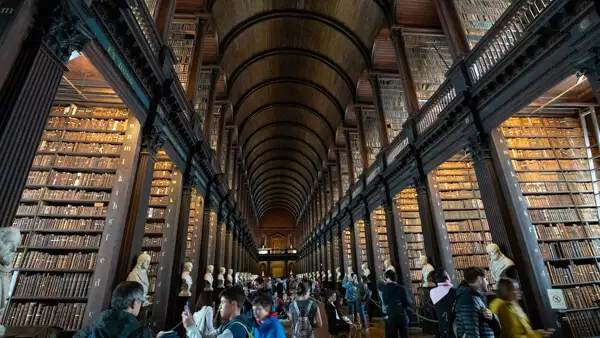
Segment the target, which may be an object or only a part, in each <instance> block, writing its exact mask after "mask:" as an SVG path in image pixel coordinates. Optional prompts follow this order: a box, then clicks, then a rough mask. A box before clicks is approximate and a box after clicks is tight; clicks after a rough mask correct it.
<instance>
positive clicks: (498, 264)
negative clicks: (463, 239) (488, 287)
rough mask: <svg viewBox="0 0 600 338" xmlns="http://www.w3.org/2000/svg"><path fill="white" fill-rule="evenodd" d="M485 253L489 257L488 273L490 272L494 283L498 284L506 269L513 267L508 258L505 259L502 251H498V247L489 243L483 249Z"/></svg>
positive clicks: (513, 263)
mask: <svg viewBox="0 0 600 338" xmlns="http://www.w3.org/2000/svg"><path fill="white" fill-rule="evenodd" d="M485 251H486V252H487V253H488V255H489V256H490V271H491V272H492V277H493V278H494V282H495V283H498V281H499V280H500V278H501V277H503V274H504V272H505V271H506V269H508V268H510V267H511V266H514V265H515V262H513V261H512V260H511V259H510V258H508V257H506V256H505V255H504V254H503V253H502V251H500V247H499V246H498V245H497V244H495V243H491V244H488V245H487V246H486V247H485Z"/></svg>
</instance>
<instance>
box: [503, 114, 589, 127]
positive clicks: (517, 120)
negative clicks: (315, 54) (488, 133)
mask: <svg viewBox="0 0 600 338" xmlns="http://www.w3.org/2000/svg"><path fill="white" fill-rule="evenodd" d="M503 127H562V128H567V127H568V128H580V127H581V120H579V119H578V118H575V117H532V116H526V117H521V116H514V117H511V118H510V119H508V120H506V121H505V122H504V123H503Z"/></svg>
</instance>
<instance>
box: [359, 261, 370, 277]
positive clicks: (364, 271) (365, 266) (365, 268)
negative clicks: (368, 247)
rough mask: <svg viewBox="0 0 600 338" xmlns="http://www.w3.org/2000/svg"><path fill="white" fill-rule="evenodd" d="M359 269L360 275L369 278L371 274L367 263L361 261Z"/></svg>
mask: <svg viewBox="0 0 600 338" xmlns="http://www.w3.org/2000/svg"><path fill="white" fill-rule="evenodd" d="M360 269H361V270H362V275H363V276H365V277H367V279H368V278H369V276H370V275H371V270H369V264H367V263H363V264H362V265H361V266H360Z"/></svg>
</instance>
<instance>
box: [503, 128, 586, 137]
mask: <svg viewBox="0 0 600 338" xmlns="http://www.w3.org/2000/svg"><path fill="white" fill-rule="evenodd" d="M502 133H503V134H504V136H505V137H520V136H551V137H583V130H582V129H581V128H569V129H565V128H544V127H514V128H512V127H511V128H502Z"/></svg>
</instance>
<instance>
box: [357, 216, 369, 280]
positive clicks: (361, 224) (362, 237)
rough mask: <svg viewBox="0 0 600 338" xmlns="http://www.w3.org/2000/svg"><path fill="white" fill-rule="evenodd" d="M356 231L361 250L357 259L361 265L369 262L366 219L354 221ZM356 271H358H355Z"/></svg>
mask: <svg viewBox="0 0 600 338" xmlns="http://www.w3.org/2000/svg"><path fill="white" fill-rule="evenodd" d="M354 233H355V234H356V237H357V238H358V243H359V246H358V248H359V251H358V252H357V255H356V256H357V259H358V263H359V264H360V265H363V264H367V257H368V256H367V255H368V254H367V236H366V232H365V221H364V220H362V219H361V220H358V221H356V222H354ZM355 272H356V271H355Z"/></svg>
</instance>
